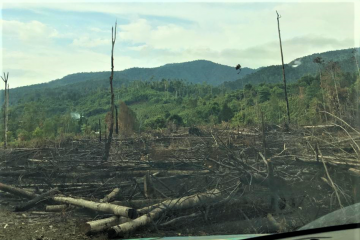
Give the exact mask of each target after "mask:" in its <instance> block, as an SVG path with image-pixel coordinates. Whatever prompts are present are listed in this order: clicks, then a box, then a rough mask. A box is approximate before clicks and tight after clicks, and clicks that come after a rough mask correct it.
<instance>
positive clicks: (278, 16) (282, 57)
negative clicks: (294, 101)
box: [276, 11, 290, 124]
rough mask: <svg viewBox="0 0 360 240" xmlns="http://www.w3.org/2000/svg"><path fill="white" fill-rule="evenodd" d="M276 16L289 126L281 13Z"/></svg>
mask: <svg viewBox="0 0 360 240" xmlns="http://www.w3.org/2000/svg"><path fill="white" fill-rule="evenodd" d="M276 15H277V25H278V32H279V42H280V54H281V63H282V72H283V81H284V94H285V101H286V112H287V118H288V122H287V124H290V110H289V100H288V95H287V89H286V78H285V65H284V55H283V50H282V43H281V34H280V22H279V19H280V18H281V16H280V15H279V13H278V12H277V11H276Z"/></svg>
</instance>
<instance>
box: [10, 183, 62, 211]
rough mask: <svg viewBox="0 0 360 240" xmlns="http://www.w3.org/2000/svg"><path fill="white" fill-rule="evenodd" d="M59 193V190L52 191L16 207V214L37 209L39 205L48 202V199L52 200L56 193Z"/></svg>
mask: <svg viewBox="0 0 360 240" xmlns="http://www.w3.org/2000/svg"><path fill="white" fill-rule="evenodd" d="M58 192H59V189H57V188H54V189H51V190H50V191H47V192H46V193H43V194H41V195H39V196H37V197H35V198H33V199H31V200H30V201H28V202H26V203H24V204H22V205H20V206H16V207H15V212H20V211H26V210H29V209H30V208H33V207H35V206H36V205H37V204H39V203H40V202H42V201H44V200H46V199H47V198H51V197H52V196H53V195H54V194H55V193H58Z"/></svg>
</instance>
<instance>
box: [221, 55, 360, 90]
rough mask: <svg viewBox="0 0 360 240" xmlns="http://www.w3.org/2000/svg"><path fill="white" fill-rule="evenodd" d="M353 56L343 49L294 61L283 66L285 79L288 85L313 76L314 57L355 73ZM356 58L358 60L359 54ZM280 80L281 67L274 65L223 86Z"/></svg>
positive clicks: (316, 69)
mask: <svg viewBox="0 0 360 240" xmlns="http://www.w3.org/2000/svg"><path fill="white" fill-rule="evenodd" d="M358 52H359V51H358ZM353 56H354V53H353V49H343V50H337V51H329V52H324V53H315V54H312V55H309V56H305V57H300V58H297V59H294V60H293V61H291V62H290V63H289V64H286V65H285V73H286V79H287V81H288V82H289V83H291V82H294V81H296V80H298V79H299V78H301V77H302V76H304V75H307V74H310V75H315V74H316V73H318V71H319V66H318V65H317V64H316V63H314V62H313V60H314V59H315V58H316V57H321V58H322V59H323V60H324V64H326V63H328V62H330V61H333V62H338V63H339V64H340V66H341V68H342V70H343V71H345V72H356V71H357V68H356V66H355V63H354V60H353ZM357 57H358V58H359V53H358V56H357ZM323 66H324V65H323ZM323 66H321V67H323ZM282 79H283V76H282V67H281V65H274V66H268V67H263V68H260V69H259V70H258V71H256V72H254V73H251V74H249V75H247V76H245V77H243V78H242V79H238V80H236V81H232V82H230V81H229V82H225V83H224V86H225V87H227V88H229V89H238V88H242V87H243V86H245V85H246V84H247V83H251V84H253V85H257V84H260V83H277V82H282V81H283V80H282Z"/></svg>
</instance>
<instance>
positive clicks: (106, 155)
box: [103, 22, 117, 161]
mask: <svg viewBox="0 0 360 240" xmlns="http://www.w3.org/2000/svg"><path fill="white" fill-rule="evenodd" d="M116 27H117V22H115V33H114V28H113V27H112V28H111V75H110V93H111V109H110V115H111V119H110V128H109V137H108V138H107V140H106V143H105V153H104V156H103V160H104V161H107V160H108V158H109V155H110V147H111V140H112V135H113V131H114V109H115V104H114V89H113V78H114V46H115V41H116Z"/></svg>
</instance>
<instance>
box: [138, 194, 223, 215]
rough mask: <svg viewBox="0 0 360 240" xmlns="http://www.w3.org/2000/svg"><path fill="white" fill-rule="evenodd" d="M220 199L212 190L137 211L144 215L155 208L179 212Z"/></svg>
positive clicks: (219, 195)
mask: <svg viewBox="0 0 360 240" xmlns="http://www.w3.org/2000/svg"><path fill="white" fill-rule="evenodd" d="M220 197H221V193H220V191H219V190H218V189H213V190H210V191H207V192H205V193H199V194H194V195H191V196H186V197H182V198H176V199H171V200H167V201H164V202H161V203H158V204H154V205H152V206H149V207H144V208H141V209H139V210H138V213H140V214H144V213H147V212H149V211H151V210H153V209H155V208H161V209H166V210H167V209H169V210H170V209H171V210H179V209H185V208H190V207H195V206H199V205H207V204H211V203H214V202H216V201H217V200H219V198H220Z"/></svg>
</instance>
